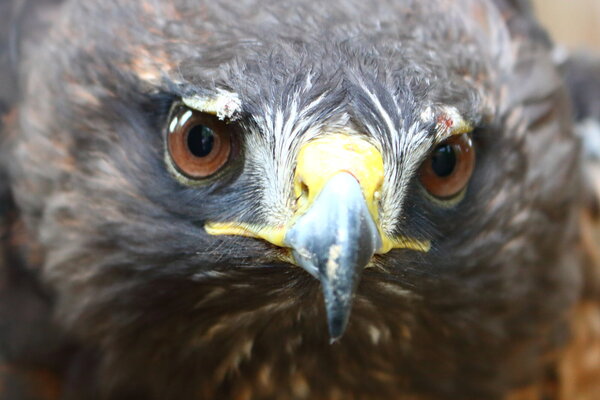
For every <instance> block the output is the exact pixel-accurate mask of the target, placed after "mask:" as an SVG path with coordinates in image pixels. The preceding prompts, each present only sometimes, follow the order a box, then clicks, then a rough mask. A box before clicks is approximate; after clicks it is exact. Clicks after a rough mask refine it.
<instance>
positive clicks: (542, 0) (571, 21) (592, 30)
mask: <svg viewBox="0 0 600 400" xmlns="http://www.w3.org/2000/svg"><path fill="white" fill-rule="evenodd" d="M533 2H534V3H535V5H536V11H537V14H538V16H539V18H540V20H541V21H542V24H544V26H545V27H546V28H547V29H548V30H549V31H550V33H551V34H552V36H553V37H554V39H555V41H556V42H558V43H563V44H565V45H567V46H568V47H569V48H571V49H581V48H594V49H595V51H596V52H597V53H600V0H534V1H533Z"/></svg>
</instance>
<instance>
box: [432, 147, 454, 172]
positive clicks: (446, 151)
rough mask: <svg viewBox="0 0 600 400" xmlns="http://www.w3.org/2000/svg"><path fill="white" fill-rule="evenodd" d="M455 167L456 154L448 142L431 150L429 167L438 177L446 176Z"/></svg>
mask: <svg viewBox="0 0 600 400" xmlns="http://www.w3.org/2000/svg"><path fill="white" fill-rule="evenodd" d="M455 167H456V154H455V153H454V148H453V147H452V146H451V145H449V144H442V145H440V146H438V147H436V149H435V150H434V152H433V156H432V157H431V168H433V172H435V174H436V175H437V176H439V177H442V178H444V177H447V176H449V175H451V174H452V172H454V168H455Z"/></svg>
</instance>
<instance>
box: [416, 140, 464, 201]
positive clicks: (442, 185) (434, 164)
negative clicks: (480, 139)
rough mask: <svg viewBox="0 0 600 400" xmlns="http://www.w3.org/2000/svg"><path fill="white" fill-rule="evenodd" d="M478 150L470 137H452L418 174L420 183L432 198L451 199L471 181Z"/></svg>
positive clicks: (436, 148) (435, 151) (430, 156)
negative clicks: (476, 150)
mask: <svg viewBox="0 0 600 400" xmlns="http://www.w3.org/2000/svg"><path fill="white" fill-rule="evenodd" d="M474 167H475V149H474V147H473V143H472V141H471V138H470V136H469V135H468V134H462V135H457V136H453V137H451V138H450V139H448V140H446V141H444V142H443V143H441V144H439V145H438V146H436V147H435V149H433V151H432V152H431V154H430V155H429V157H428V158H427V159H426V160H425V162H424V163H423V165H422V166H421V169H420V171H419V179H420V181H421V184H422V185H423V187H424V188H425V190H427V192H429V193H430V194H431V195H432V196H435V197H437V198H440V199H450V198H452V197H454V196H456V195H458V194H459V193H460V192H461V191H462V190H463V189H464V188H465V186H466V185H467V183H468V182H469V178H471V175H472V173H473V169H474Z"/></svg>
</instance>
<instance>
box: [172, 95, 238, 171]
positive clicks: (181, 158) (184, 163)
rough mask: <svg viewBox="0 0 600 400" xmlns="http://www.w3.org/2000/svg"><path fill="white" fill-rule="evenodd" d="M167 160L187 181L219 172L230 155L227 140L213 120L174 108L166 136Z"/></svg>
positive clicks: (218, 122)
mask: <svg viewBox="0 0 600 400" xmlns="http://www.w3.org/2000/svg"><path fill="white" fill-rule="evenodd" d="M167 148H168V151H169V156H170V157H171V160H172V161H173V164H174V166H175V167H176V169H177V170H178V171H179V172H180V173H182V174H183V175H185V176H186V177H187V178H190V179H202V178H207V177H209V176H210V175H213V174H214V173H216V172H217V171H219V170H220V169H221V168H222V167H223V166H224V165H225V163H227V161H228V159H229V155H230V154H231V137H230V133H229V129H228V126H227V124H225V122H223V121H221V120H219V119H218V118H217V117H216V116H214V115H211V114H206V113H202V112H200V111H196V110H192V109H190V108H187V107H184V106H176V108H175V109H174V110H173V112H172V113H171V119H170V122H169V129H168V133H167Z"/></svg>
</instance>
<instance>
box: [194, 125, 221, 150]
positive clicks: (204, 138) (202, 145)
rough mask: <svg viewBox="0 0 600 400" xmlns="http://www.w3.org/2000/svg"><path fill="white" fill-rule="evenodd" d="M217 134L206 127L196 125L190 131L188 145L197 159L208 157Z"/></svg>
mask: <svg viewBox="0 0 600 400" xmlns="http://www.w3.org/2000/svg"><path fill="white" fill-rule="evenodd" d="M214 142H215V132H214V131H213V130H212V129H210V128H209V127H208V126H206V125H196V126H194V127H193V128H192V129H190V131H189V133H188V137H187V145H188V149H189V150H190V152H191V153H192V154H193V155H194V156H196V157H206V156H207V155H209V154H210V152H211V151H212V149H213V145H214Z"/></svg>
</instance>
